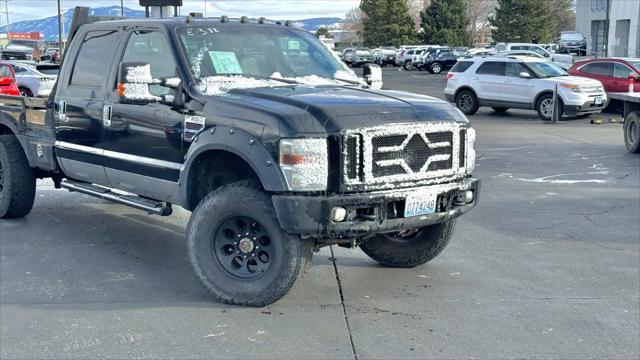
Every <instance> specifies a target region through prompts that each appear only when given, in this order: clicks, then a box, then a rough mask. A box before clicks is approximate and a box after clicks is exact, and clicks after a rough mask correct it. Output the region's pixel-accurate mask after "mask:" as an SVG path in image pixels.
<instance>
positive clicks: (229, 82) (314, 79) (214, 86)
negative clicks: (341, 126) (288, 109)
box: [196, 71, 359, 95]
mask: <svg viewBox="0 0 640 360" xmlns="http://www.w3.org/2000/svg"><path fill="white" fill-rule="evenodd" d="M350 75H351V74H349V73H348V72H340V71H338V72H336V74H335V76H334V78H335V79H330V78H324V77H320V76H317V75H308V76H301V77H283V76H281V75H280V73H277V72H276V73H273V74H272V75H271V78H270V79H261V78H255V77H251V76H250V75H230V76H207V77H204V78H202V79H201V80H200V82H199V83H198V85H197V86H196V87H197V89H198V91H200V92H201V93H202V94H204V95H222V94H225V93H228V92H229V91H231V90H234V89H254V88H263V87H279V86H291V85H292V84H290V83H287V82H283V81H278V80H277V79H283V80H285V81H295V82H297V83H299V85H301V86H307V87H314V86H339V85H345V82H343V81H339V80H337V79H344V80H351V81H359V79H358V77H357V76H355V74H353V76H350ZM354 77H355V78H354ZM293 85H298V84H293Z"/></svg>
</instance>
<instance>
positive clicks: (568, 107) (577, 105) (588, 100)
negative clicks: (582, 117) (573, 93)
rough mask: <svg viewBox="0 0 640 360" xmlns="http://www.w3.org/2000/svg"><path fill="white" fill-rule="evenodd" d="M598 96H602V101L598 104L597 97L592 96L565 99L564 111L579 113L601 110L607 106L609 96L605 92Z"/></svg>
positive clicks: (572, 113) (566, 112) (568, 113)
mask: <svg viewBox="0 0 640 360" xmlns="http://www.w3.org/2000/svg"><path fill="white" fill-rule="evenodd" d="M598 97H600V98H602V103H601V104H599V105H596V103H595V98H594V97H590V96H581V97H580V98H579V99H563V102H564V113H565V114H567V115H577V114H585V113H595V112H600V111H602V110H603V109H604V108H605V107H606V106H607V96H606V95H604V94H603V95H602V96H598Z"/></svg>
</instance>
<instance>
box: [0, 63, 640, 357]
mask: <svg viewBox="0 0 640 360" xmlns="http://www.w3.org/2000/svg"><path fill="white" fill-rule="evenodd" d="M384 81H385V87H387V88H391V89H400V90H407V91H412V92H416V93H421V94H427V95H433V96H436V97H440V98H442V97H443V94H442V90H443V88H444V81H445V80H444V75H438V76H436V75H430V74H427V73H420V72H404V71H397V69H393V68H385V69H384ZM609 117H611V116H610V115H606V116H603V118H604V120H605V123H604V124H602V125H592V124H590V123H589V119H585V120H567V121H563V122H561V123H560V124H558V125H548V124H543V123H542V122H541V121H540V120H539V119H538V118H537V116H536V114H535V113H534V112H533V111H513V110H511V111H509V112H508V113H507V114H505V115H501V116H499V115H495V114H493V113H492V112H491V110H490V109H484V108H481V110H480V111H479V112H478V113H477V114H476V115H474V116H471V117H470V120H471V121H472V123H473V125H474V127H475V128H476V130H477V131H478V143H477V145H476V146H477V153H478V165H477V169H476V176H478V177H479V178H481V179H482V180H483V188H482V194H481V199H480V203H479V205H478V206H477V208H475V209H474V210H473V211H472V212H470V213H469V214H467V215H465V216H464V217H462V218H461V219H460V220H459V221H458V223H457V229H456V232H455V235H454V238H453V240H452V242H451V243H450V245H449V247H448V248H447V249H446V250H445V251H444V253H443V254H442V255H440V256H439V257H438V258H436V259H435V260H434V261H432V262H430V263H429V264H426V265H424V266H421V267H418V268H415V269H388V268H384V267H381V266H378V265H377V264H376V263H374V262H373V261H371V260H370V259H368V258H367V257H366V256H365V255H364V254H363V253H362V252H361V251H360V250H357V249H356V250H350V249H343V248H337V247H333V248H331V249H329V248H326V249H323V250H322V251H321V252H320V253H316V254H315V257H314V260H313V267H312V268H311V269H310V271H309V273H307V274H306V276H305V278H304V279H303V281H302V282H300V283H299V284H297V285H296V287H294V289H292V291H291V292H290V293H289V294H288V295H287V296H286V297H285V298H284V299H282V300H281V301H279V302H277V303H276V304H274V305H272V306H269V307H265V308H260V309H255V308H243V307H233V306H227V305H223V304H219V303H214V302H211V301H209V299H208V298H207V294H206V293H205V291H204V290H203V289H201V287H200V286H199V285H198V283H197V282H196V281H195V280H194V277H193V276H192V273H191V269H190V267H189V265H188V263H187V259H186V256H185V251H184V241H183V233H184V228H185V225H186V214H185V213H181V214H178V215H176V216H173V217H170V218H160V217H150V216H146V215H144V214H143V213H141V212H139V211H136V210H132V209H129V208H126V207H122V206H119V205H113V204H110V203H107V202H103V201H101V200H97V199H94V198H91V197H87V196H83V195H79V194H75V193H74V194H71V193H67V192H64V191H60V190H54V189H53V188H52V187H51V186H50V185H49V184H47V183H46V182H42V183H40V185H39V187H38V195H37V200H36V205H35V208H34V210H33V212H32V213H31V215H30V216H28V217H27V218H25V219H22V220H12V221H7V220H3V221H2V222H0V357H1V358H21V359H22V358H96V357H112V358H214V357H215V358H282V357H288V358H340V359H351V358H358V359H367V358H377V359H391V358H394V359H396V358H449V359H450V358H580V359H585V358H593V359H600V358H638V357H639V356H640V313H639V312H640V221H639V220H640V156H637V155H635V154H629V153H627V152H626V151H625V149H624V145H623V140H622V126H621V125H620V124H619V123H608V122H607V120H608V119H609ZM614 118H617V117H614Z"/></svg>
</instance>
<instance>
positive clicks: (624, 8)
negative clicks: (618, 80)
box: [576, 0, 640, 56]
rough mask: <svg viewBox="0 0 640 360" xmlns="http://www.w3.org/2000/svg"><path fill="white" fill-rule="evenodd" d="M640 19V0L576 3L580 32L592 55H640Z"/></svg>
mask: <svg viewBox="0 0 640 360" xmlns="http://www.w3.org/2000/svg"><path fill="white" fill-rule="evenodd" d="M639 18H640V1H638V0H577V1H576V31H579V32H581V33H582V34H583V35H584V37H585V38H586V39H587V53H588V54H590V55H599V56H640V24H639V22H638V19H639Z"/></svg>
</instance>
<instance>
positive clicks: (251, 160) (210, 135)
mask: <svg viewBox="0 0 640 360" xmlns="http://www.w3.org/2000/svg"><path fill="white" fill-rule="evenodd" d="M211 150H222V151H227V152H229V153H231V154H234V155H236V156H238V157H239V158H241V159H242V160H244V161H245V162H246V163H247V164H249V166H250V167H251V169H253V171H254V172H255V174H256V175H257V176H258V178H259V179H260V182H261V183H262V186H263V187H264V189H265V190H266V191H269V192H284V191H287V185H286V182H285V179H284V176H283V175H282V172H281V171H280V168H279V166H278V162H277V161H275V159H274V158H273V156H271V154H270V153H269V152H268V151H267V149H265V147H264V146H263V145H262V144H261V143H260V141H259V140H258V139H257V138H256V137H255V136H253V135H251V134H250V133H248V132H246V131H244V130H241V129H237V128H233V127H228V126H213V127H210V128H208V129H205V130H203V131H202V132H200V133H199V134H198V135H197V136H196V137H194V139H193V143H192V144H191V147H190V148H189V151H188V152H187V155H186V156H185V162H184V165H183V167H182V169H181V170H180V180H179V182H178V184H179V187H180V190H179V191H180V198H181V199H182V203H183V204H185V206H186V207H187V208H192V207H193V206H192V204H189V198H188V190H189V189H188V184H189V183H188V177H189V172H190V171H191V166H192V165H193V163H194V161H195V160H196V159H197V158H198V156H199V155H201V154H203V153H205V152H207V151H211Z"/></svg>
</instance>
